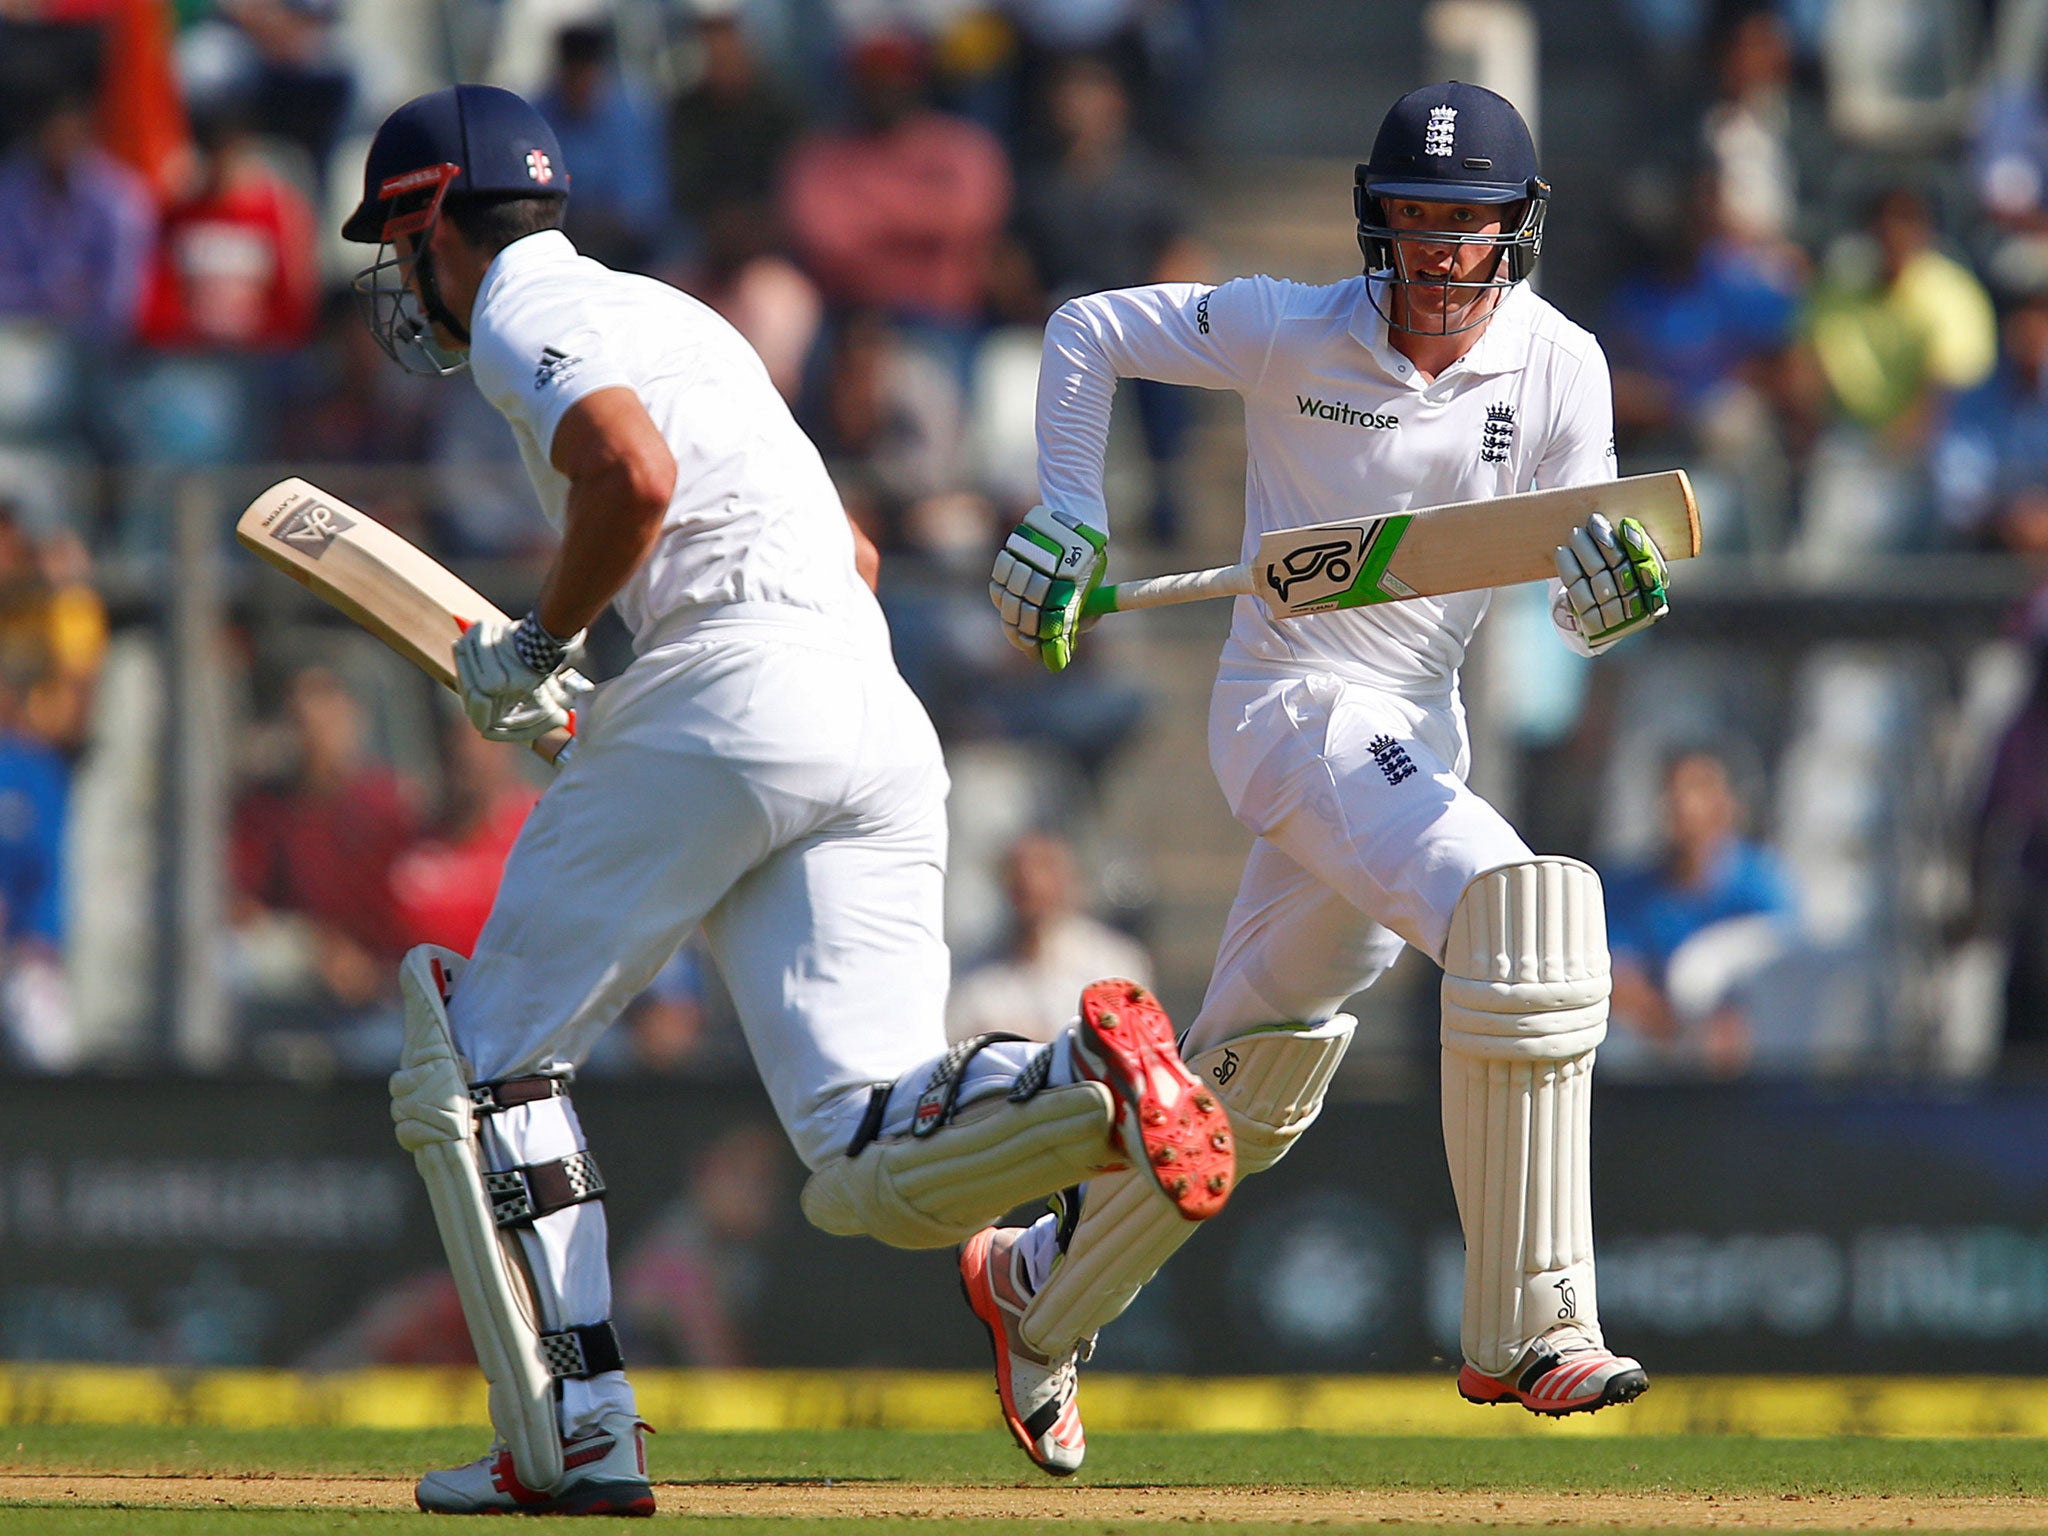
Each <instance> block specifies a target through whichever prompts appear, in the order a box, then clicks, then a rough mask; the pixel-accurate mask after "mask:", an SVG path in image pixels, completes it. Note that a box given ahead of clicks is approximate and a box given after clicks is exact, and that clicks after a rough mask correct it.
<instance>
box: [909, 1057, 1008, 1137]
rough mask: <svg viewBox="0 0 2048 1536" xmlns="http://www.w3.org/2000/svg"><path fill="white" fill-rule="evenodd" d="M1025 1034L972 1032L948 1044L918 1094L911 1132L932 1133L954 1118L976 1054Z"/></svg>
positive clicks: (914, 1133) (918, 1134)
mask: <svg viewBox="0 0 2048 1536" xmlns="http://www.w3.org/2000/svg"><path fill="white" fill-rule="evenodd" d="M1023 1038H1024V1037H1023V1036H1022V1035H1010V1034H1003V1033H1001V1032H998V1031H990V1032H989V1033H987V1034H981V1035H969V1036H968V1037H967V1038H966V1039H965V1040H962V1041H960V1042H959V1043H957V1044H955V1045H953V1046H950V1047H948V1048H947V1051H946V1054H945V1055H943V1056H941V1057H940V1058H939V1060H938V1065H936V1066H934V1067H933V1068H932V1075H931V1077H930V1078H929V1079H928V1080H927V1081H926V1083H925V1085H924V1092H923V1093H921V1094H919V1095H918V1096H917V1110H916V1112H915V1114H913V1115H912V1117H911V1121H910V1134H911V1135H913V1136H929V1135H931V1134H932V1133H933V1132H934V1131H936V1130H938V1129H939V1128H940V1127H941V1126H943V1125H945V1124H946V1123H947V1122H948V1121H950V1120H951V1119H952V1118H953V1109H954V1106H955V1104H956V1103H958V1101H959V1098H960V1085H961V1084H962V1083H964V1082H966V1081H967V1069H968V1068H969V1067H970V1066H972V1065H973V1064H974V1058H975V1057H977V1056H979V1055H980V1054H981V1053H982V1052H983V1051H985V1050H987V1049H988V1048H989V1047H990V1046H992V1045H997V1044H1000V1043H1001V1042H1003V1041H1005V1040H1022V1039H1023Z"/></svg>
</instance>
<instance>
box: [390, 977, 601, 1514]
mask: <svg viewBox="0 0 2048 1536" xmlns="http://www.w3.org/2000/svg"><path fill="white" fill-rule="evenodd" d="M462 964H463V960H462V957H461V956H460V955H458V954H456V953H454V952H453V951H452V950H446V949H441V948H439V947H437V946H434V945H421V946H420V947H418V948H416V949H414V950H412V951H411V952H410V953H409V954H407V955H406V957H405V959H404V961H403V962H402V963H401V965H400V968H399V983H400V991H401V992H402V994H403V996H404V1000H405V1049H404V1054H403V1055H402V1057H401V1058H400V1065H399V1070H398V1071H397V1072H396V1073H394V1074H393V1075H392V1078H391V1115H392V1119H393V1121H394V1122H395V1123H396V1126H397V1133H398V1141H399V1144H400V1145H401V1146H403V1147H405V1148H406V1149H407V1150H408V1151H410V1152H411V1153H412V1154H413V1160H414V1163H415V1164H416V1165H417V1167H418V1168H419V1171H420V1177H421V1179H422V1181H423V1182H424V1183H425V1184H426V1186H427V1194H428V1198H429V1200H430V1202H431V1203H432V1205H433V1209H434V1223H435V1226H436V1227H437V1228H438V1229H439V1232H440V1235H441V1241H442V1246H443V1247H444V1248H445V1249H446V1250H447V1254H448V1263H449V1269H450V1271H451V1272H452V1274H453V1276H454V1280H455V1287H456V1291H457V1294H458V1295H459V1296H460V1298H461V1300H462V1312H463V1317H464V1319H465V1320H466V1321H467V1323H468V1324H469V1333H470V1340H471V1342H472V1343H473V1344H474V1346H475V1348H476V1355H477V1361H478V1363H479V1364H480V1365H481V1366H482V1367H483V1372H484V1378H485V1380H486V1382H487V1383H488V1384H489V1403H490V1413H491V1423H492V1425H493V1427H494V1428H496V1429H497V1431H498V1433H499V1435H500V1436H501V1437H502V1438H503V1439H504V1441H505V1443H506V1445H507V1446H509V1447H510V1448H511V1451H512V1458H513V1462H514V1464H515V1465H516V1466H517V1468H518V1471H519V1476H520V1480H521V1481H522V1482H524V1483H525V1484H526V1485H527V1486H528V1487H531V1488H538V1489H545V1488H550V1487H553V1486H554V1485H555V1484H556V1483H558V1482H560V1481H561V1478H562V1471H563V1468H562V1444H561V1442H562V1437H563V1435H564V1434H565V1433H574V1432H575V1431H576V1430H578V1429H579V1428H581V1427H582V1426H583V1425H584V1424H585V1423H587V1422H589V1421H591V1420H593V1419H594V1418H595V1417H596V1415H597V1414H598V1413H599V1412H600V1411H604V1410H608V1409H624V1410H625V1411H628V1412H631V1411H632V1410H633V1400H632V1389H631V1388H630V1387H629V1386H628V1385H627V1384H626V1380H625V1376H624V1374H623V1371H622V1361H621V1360H620V1356H619V1348H618V1338H617V1335H616V1334H615V1333H614V1332H613V1330H612V1325H611V1321H610V1311H611V1281H610V1275H609V1272H608V1270H607V1267H606V1256H605V1228H604V1207H603V1205H602V1204H601V1203H599V1202H601V1199H602V1197H603V1194H604V1180H603V1177H602V1175H600V1174H599V1173H598V1171H597V1165H596V1163H595V1161H594V1160H593V1159H592V1158H591V1156H590V1154H589V1152H588V1150H587V1149H586V1148H585V1147H584V1145H583V1133H582V1129H581V1127H580V1126H579V1124H578V1123H577V1120H576V1115H575V1111H574V1110H573V1108H571V1106H570V1103H569V1098H568V1092H567V1084H566V1082H565V1081H564V1080H563V1079H561V1078H558V1077H549V1076H534V1077H522V1078H514V1079H510V1080H507V1081H503V1082H498V1083H481V1084H472V1083H471V1082H470V1081H469V1071H468V1063H467V1062H465V1061H464V1060H463V1059H462V1057H461V1056H459V1055H458V1054H457V1053H456V1050H455V1045H454V1041H453V1038H452V1037H451V1035H450V1034H449V1030H448V1016H447V999H448V996H449V994H450V993H451V992H452V991H453V989H454V986H455V983H456V981H457V979H458V978H459V976H460V974H461V970H462ZM558 1410H559V1411H558Z"/></svg>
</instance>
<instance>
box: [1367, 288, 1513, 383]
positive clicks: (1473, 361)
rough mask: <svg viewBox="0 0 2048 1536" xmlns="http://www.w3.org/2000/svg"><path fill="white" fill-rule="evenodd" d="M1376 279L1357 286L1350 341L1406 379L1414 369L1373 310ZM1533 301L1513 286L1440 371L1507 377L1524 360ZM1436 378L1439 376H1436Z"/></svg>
mask: <svg viewBox="0 0 2048 1536" xmlns="http://www.w3.org/2000/svg"><path fill="white" fill-rule="evenodd" d="M1380 282H1382V279H1380V278H1377V277H1373V276H1371V275H1368V276H1367V277H1366V278H1365V279H1364V281H1362V282H1361V283H1360V284H1359V285H1358V301H1357V303H1356V305H1355V306H1354V307H1353V308H1352V311H1351V325H1350V327H1349V329H1350V332H1351V336H1352V339H1353V340H1355V341H1356V342H1357V343H1358V344H1359V345H1360V346H1362V347H1364V348H1365V349H1366V351H1368V352H1370V353H1371V354H1372V356H1373V360H1374V361H1375V362H1376V363H1378V364H1379V365H1380V367H1381V368H1382V369H1384V370H1385V371H1386V372H1387V373H1388V374H1389V375H1390V376H1392V377H1394V378H1397V379H1409V378H1413V377H1414V375H1415V365H1414V364H1413V363H1411V362H1409V361H1408V359H1407V357H1406V356H1405V355H1404V354H1402V353H1401V352H1400V351H1399V350H1397V349H1396V348H1395V346H1394V344H1393V342H1392V340H1391V339H1389V337H1388V334H1387V332H1388V327H1387V322H1386V319H1385V318H1384V317H1383V316H1382V315H1381V314H1380V312H1379V311H1378V310H1377V309H1375V308H1374V307H1373V302H1372V289H1373V285H1374V284H1375V283H1380ZM1534 310H1535V295H1534V294H1532V293H1531V292H1529V285H1528V284H1527V283H1517V284H1515V286H1514V287H1512V288H1510V289H1509V290H1508V291H1507V293H1506V294H1505V295H1503V296H1502V298H1501V301H1500V303H1499V304H1497V305H1495V306H1494V311H1493V318H1492V319H1491V320H1489V321H1488V322H1487V326H1486V330H1485V332H1484V333H1483V334H1481V336H1480V338H1479V340H1478V341H1476V342H1474V343H1473V345H1472V350H1471V351H1469V352H1467V353H1466V354H1465V355H1464V356H1463V357H1461V358H1459V359H1458V360H1457V362H1455V363H1453V364H1452V365H1451V366H1450V367H1449V368H1447V369H1445V370H1444V372H1445V373H1453V374H1465V375H1472V374H1494V373H1513V372H1514V371H1515V370H1516V369H1517V368H1520V367H1522V366H1523V365H1524V364H1525V363H1527V362H1528V360H1529V334H1530V324H1531V321H1532V320H1533V319H1534ZM1439 377H1442V375H1439Z"/></svg>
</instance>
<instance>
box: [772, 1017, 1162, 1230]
mask: <svg viewBox="0 0 2048 1536" xmlns="http://www.w3.org/2000/svg"><path fill="white" fill-rule="evenodd" d="M1064 1049H1065V1045H1064V1043H1063V1042H1062V1043H1061V1044H1055V1045H1052V1046H1047V1047H1043V1048H1042V1050H1041V1048H1040V1047H1037V1046H1034V1045H1032V1044H1031V1043H1029V1042H1026V1041H1021V1040H1019V1039H1017V1038H1016V1037H1015V1036H995V1035H976V1036H974V1037H972V1038H970V1039H968V1040H963V1041H961V1042H960V1043H959V1044H957V1045H955V1046H954V1047H953V1048H952V1049H951V1050H949V1051H948V1052H947V1053H946V1054H945V1055H944V1056H943V1057H941V1058H940V1059H939V1061H938V1063H937V1064H936V1065H935V1066H934V1067H933V1068H932V1070H931V1073H930V1074H929V1076H928V1077H922V1074H919V1075H918V1076H919V1077H922V1091H913V1090H915V1089H916V1088H917V1087H918V1081H917V1078H915V1077H914V1078H913V1079H910V1080H904V1081H899V1082H898V1083H896V1084H894V1085H890V1086H878V1087H877V1089H876V1090H875V1097H874V1099H873V1100H872V1102H871V1111H870V1114H869V1117H868V1123H866V1124H864V1125H863V1127H862V1129H861V1132H860V1134H858V1135H856V1136H855V1138H854V1140H853V1142H852V1144H851V1145H850V1146H849V1147H848V1148H847V1149H846V1150H845V1151H844V1152H839V1153H834V1154H833V1155H832V1156H831V1157H829V1158H827V1159H826V1160H825V1162H824V1163H823V1164H821V1165H820V1166H819V1167H818V1169H817V1170H816V1171H815V1172H814V1173H812V1175H811V1177H810V1181H809V1182H808V1183H806V1184H805V1185H804V1192H803V1209H804V1215H805V1216H806V1217H807V1218H809V1220H810V1222H811V1224H812V1225H813V1226H815V1227H819V1228H822V1229H823V1230H824V1231H827V1232H830V1233H833V1234H835V1235H836V1236H840V1237H859V1236H867V1237H873V1238H876V1239H878V1240H879V1241H881V1242H884V1243H887V1244H889V1245H890V1246H891V1247H893V1248H944V1247H947V1246H949V1245H951V1244H953V1243H958V1242H964V1241H965V1240H966V1239H967V1238H969V1237H972V1236H973V1235H974V1234H975V1233H976V1232H979V1231H980V1230H981V1229H982V1228H983V1227H985V1226H987V1225H988V1224H989V1223H990V1222H992V1221H994V1220H996V1219H997V1218H998V1217H999V1216H1001V1215H1002V1214H1003V1213H1004V1212H1005V1211H1008V1210H1011V1209H1012V1208H1014V1207H1016V1206H1019V1205H1022V1204H1024V1203H1025V1202H1026V1201H1030V1200H1042V1199H1044V1198H1045V1197H1046V1196H1047V1195H1050V1194H1053V1193H1055V1192H1056V1191H1058V1190H1062V1189H1065V1188H1067V1187H1068V1186H1069V1185H1072V1184H1078V1183H1080V1182H1081V1181H1082V1180H1084V1179H1089V1178H1093V1177H1094V1176H1095V1175H1096V1174H1098V1173H1100V1172H1101V1171H1102V1170H1103V1169H1105V1168H1110V1167H1115V1166H1117V1165H1118V1164H1119V1163H1120V1162H1121V1161H1122V1156H1123V1154H1122V1152H1121V1151H1120V1150H1119V1149H1118V1147H1117V1145H1116V1142H1115V1139H1114V1132H1115V1126H1116V1101H1115V1099H1114V1098H1113V1097H1112V1096H1111V1094H1110V1091H1109V1090H1108V1089H1107V1088H1105V1087H1104V1086H1103V1085H1102V1084H1100V1083H1095V1082H1085V1081H1084V1082H1073V1081H1066V1082H1064V1083H1062V1084H1061V1086H1057V1087H1043V1086H1036V1085H1037V1084H1043V1083H1045V1082H1046V1081H1047V1076H1046V1074H1048V1073H1051V1074H1052V1077H1053V1080H1054V1081H1058V1080H1059V1079H1062V1078H1070V1077H1071V1072H1070V1071H1057V1070H1055V1069H1054V1066H1053V1063H1054V1060H1055V1055H1054V1054H1046V1053H1058V1052H1060V1051H1062V1050H1064Z"/></svg>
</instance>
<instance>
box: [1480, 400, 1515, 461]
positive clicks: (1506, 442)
mask: <svg viewBox="0 0 2048 1536" xmlns="http://www.w3.org/2000/svg"><path fill="white" fill-rule="evenodd" d="M1514 448H1515V408H1514V407H1513V406H1512V405H1489V406H1488V407H1487V408H1486V425H1485V426H1484V427H1483V428H1482V429H1481V430H1480V433H1479V462H1480V463H1482V464H1505V463H1507V461H1508V455H1509V454H1510V453H1512V452H1514Z"/></svg>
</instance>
